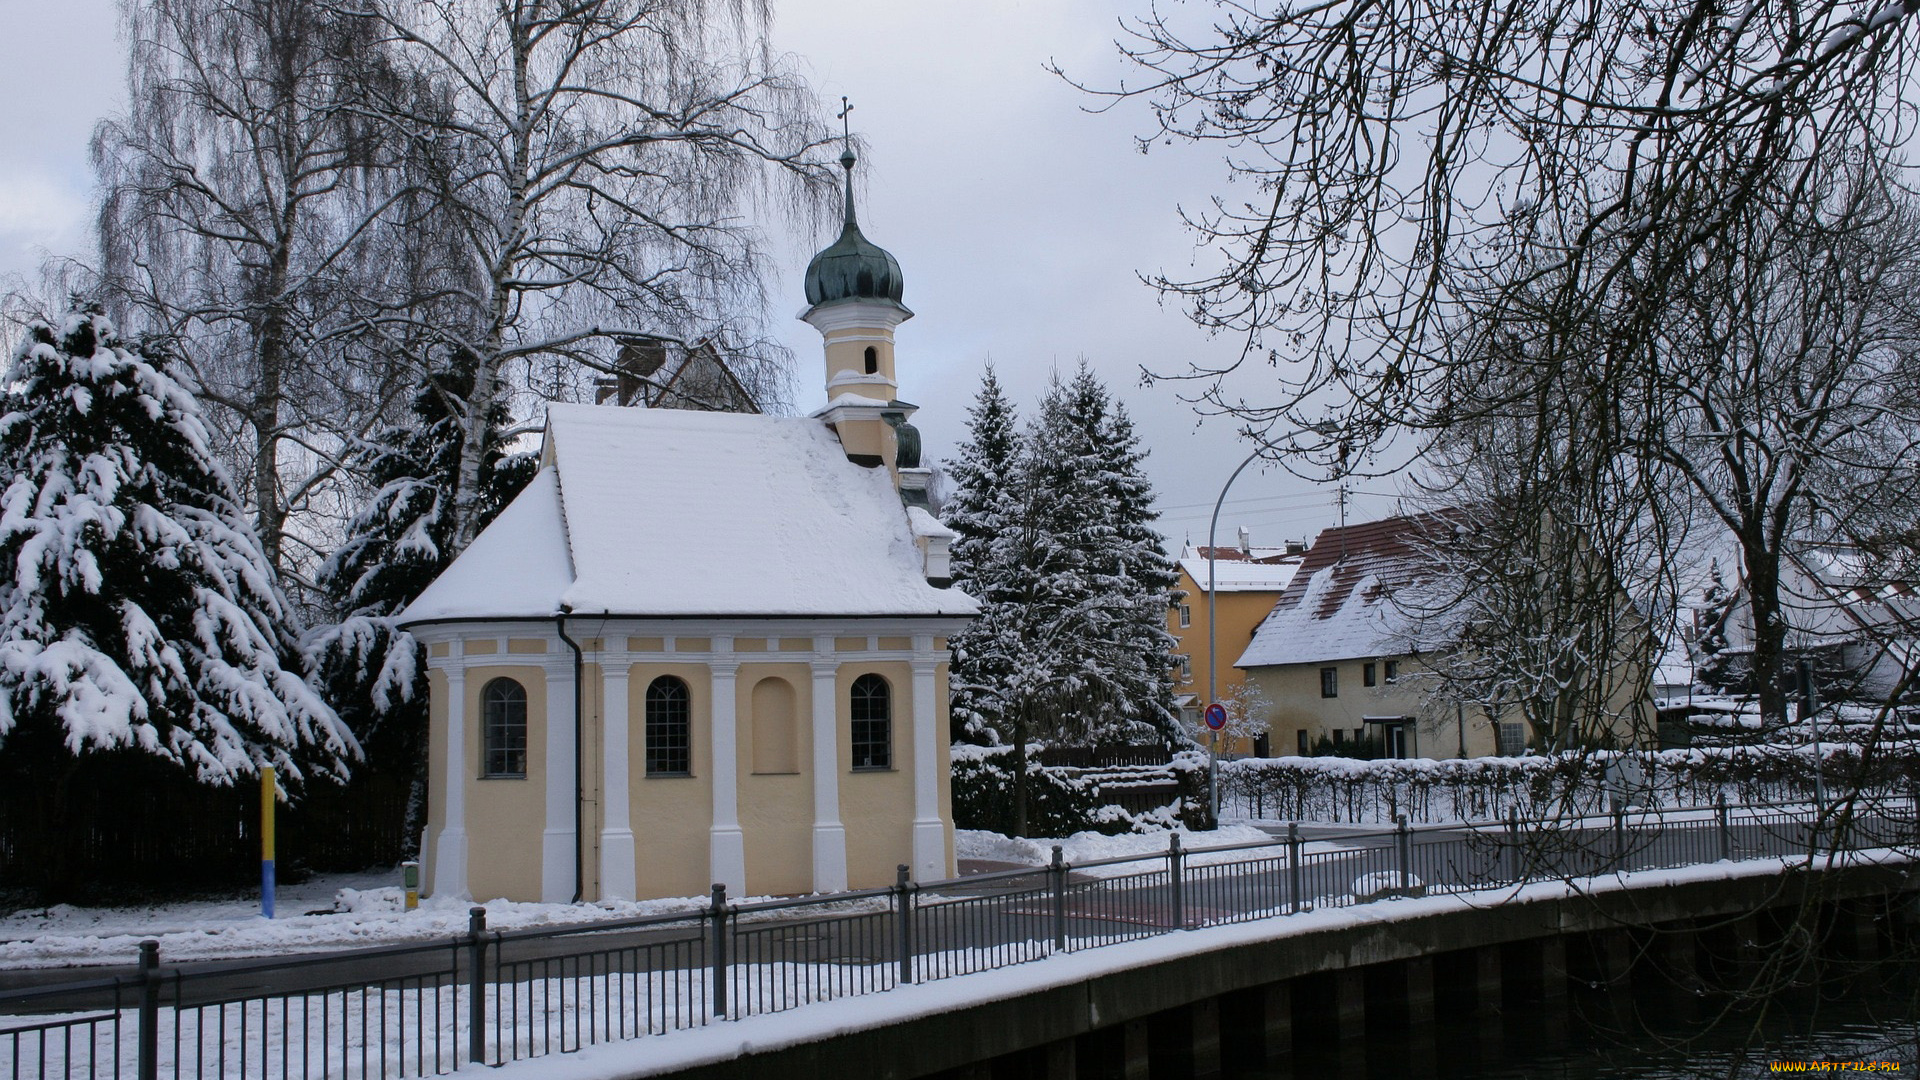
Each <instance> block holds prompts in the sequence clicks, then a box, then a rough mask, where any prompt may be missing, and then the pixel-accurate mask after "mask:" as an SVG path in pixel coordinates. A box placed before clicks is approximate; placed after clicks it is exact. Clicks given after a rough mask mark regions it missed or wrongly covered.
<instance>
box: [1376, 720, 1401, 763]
mask: <svg viewBox="0 0 1920 1080" xmlns="http://www.w3.org/2000/svg"><path fill="white" fill-rule="evenodd" d="M1380 726H1381V728H1382V729H1384V730H1383V731H1382V734H1384V735H1385V736H1386V753H1387V756H1388V757H1390V758H1403V757H1406V756H1407V725H1405V724H1382V725H1380Z"/></svg>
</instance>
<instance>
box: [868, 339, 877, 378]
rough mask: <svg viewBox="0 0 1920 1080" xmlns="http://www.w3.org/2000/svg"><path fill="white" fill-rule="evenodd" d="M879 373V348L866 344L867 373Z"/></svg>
mask: <svg viewBox="0 0 1920 1080" xmlns="http://www.w3.org/2000/svg"><path fill="white" fill-rule="evenodd" d="M879 373H880V350H879V349H876V348H874V347H873V346H871V345H869V346H867V374H869V375H878V374H879Z"/></svg>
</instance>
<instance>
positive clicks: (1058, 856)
mask: <svg viewBox="0 0 1920 1080" xmlns="http://www.w3.org/2000/svg"><path fill="white" fill-rule="evenodd" d="M1047 884H1048V885H1049V886H1051V888H1052V889H1053V949H1054V951H1055V952H1066V951H1067V862H1066V859H1065V858H1064V857H1063V853H1062V852H1061V850H1060V845H1059V844H1055V845H1053V862H1051V863H1049V864H1048V865H1047Z"/></svg>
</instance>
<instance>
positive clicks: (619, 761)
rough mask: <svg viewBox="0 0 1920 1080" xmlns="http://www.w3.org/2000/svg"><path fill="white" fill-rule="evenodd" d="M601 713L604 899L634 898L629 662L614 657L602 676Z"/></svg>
mask: <svg viewBox="0 0 1920 1080" xmlns="http://www.w3.org/2000/svg"><path fill="white" fill-rule="evenodd" d="M600 686H601V698H600V702H601V704H600V712H601V716H602V717H604V721H603V725H602V733H603V738H602V743H603V745H602V746H601V748H600V760H601V764H602V767H603V768H604V769H605V776H604V777H603V779H602V780H601V783H600V791H601V793H602V800H603V805H604V811H603V820H602V824H601V829H600V899H602V900H631V899H633V894H634V889H635V882H634V857H633V822H632V802H631V800H630V797H629V794H628V791H627V784H628V778H629V777H630V776H631V773H629V772H628V765H627V747H628V745H629V743H628V738H629V736H628V731H627V661H626V659H625V658H617V659H613V660H610V661H609V662H608V664H607V668H606V671H605V673H604V674H603V675H602V676H601V678H600Z"/></svg>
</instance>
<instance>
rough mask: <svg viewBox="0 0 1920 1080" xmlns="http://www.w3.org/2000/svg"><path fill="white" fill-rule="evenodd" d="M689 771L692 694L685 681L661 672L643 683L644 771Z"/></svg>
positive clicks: (686, 773) (660, 773)
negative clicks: (645, 711)
mask: <svg viewBox="0 0 1920 1080" xmlns="http://www.w3.org/2000/svg"><path fill="white" fill-rule="evenodd" d="M692 774H693V698H692V695H691V694H689V693H688V692H687V684H686V683H685V682H684V681H682V680H680V679H677V678H674V677H673V676H672V675H662V676H660V677H659V678H657V679H655V680H653V682H651V683H649V684H648V685H647V775H648V776H691V775H692Z"/></svg>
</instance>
